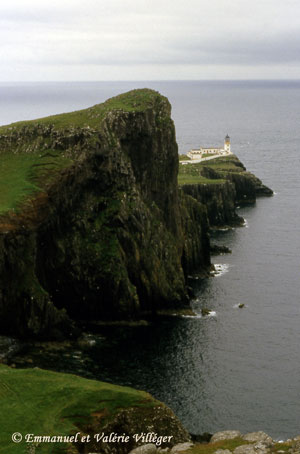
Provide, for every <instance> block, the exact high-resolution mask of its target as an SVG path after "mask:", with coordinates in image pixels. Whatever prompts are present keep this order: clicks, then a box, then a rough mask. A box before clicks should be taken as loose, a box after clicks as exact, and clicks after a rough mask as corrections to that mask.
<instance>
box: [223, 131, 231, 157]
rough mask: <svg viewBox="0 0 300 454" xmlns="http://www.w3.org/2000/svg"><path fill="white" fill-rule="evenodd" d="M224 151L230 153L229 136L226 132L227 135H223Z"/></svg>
mask: <svg viewBox="0 0 300 454" xmlns="http://www.w3.org/2000/svg"><path fill="white" fill-rule="evenodd" d="M224 151H225V152H226V153H231V151H230V137H229V135H228V134H227V136H226V137H225V140H224Z"/></svg>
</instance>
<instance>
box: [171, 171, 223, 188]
mask: <svg viewBox="0 0 300 454" xmlns="http://www.w3.org/2000/svg"><path fill="white" fill-rule="evenodd" d="M224 182H225V180H222V179H215V180H213V179H210V178H205V177H202V176H201V175H182V174H180V175H178V184H179V186H182V185H184V184H223V183H224Z"/></svg>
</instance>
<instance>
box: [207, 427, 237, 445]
mask: <svg viewBox="0 0 300 454" xmlns="http://www.w3.org/2000/svg"><path fill="white" fill-rule="evenodd" d="M241 436H242V434H241V432H240V431H238V430H223V431H222V432H216V433H215V434H214V435H213V436H212V437H211V440H210V443H216V442H217V441H221V440H233V439H234V438H237V437H241Z"/></svg>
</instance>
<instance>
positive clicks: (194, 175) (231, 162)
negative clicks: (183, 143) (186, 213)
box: [178, 156, 244, 185]
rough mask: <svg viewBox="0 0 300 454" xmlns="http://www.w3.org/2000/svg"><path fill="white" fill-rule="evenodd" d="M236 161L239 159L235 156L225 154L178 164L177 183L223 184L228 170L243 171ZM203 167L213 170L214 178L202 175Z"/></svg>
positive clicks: (231, 171)
mask: <svg viewBox="0 0 300 454" xmlns="http://www.w3.org/2000/svg"><path fill="white" fill-rule="evenodd" d="M238 163H239V160H238V159H237V158H236V157H235V156H226V157H218V158H216V159H211V160H209V161H203V162H198V163H191V164H184V165H183V164H180V165H179V174H178V184H179V185H184V184H223V183H224V182H225V181H226V174H227V173H228V172H230V173H233V172H238V173H240V172H243V171H244V169H243V168H242V167H240V166H239V165H238ZM205 168H210V169H212V170H214V171H215V172H216V174H215V175H216V178H207V177H205V176H203V173H204V169H205ZM223 176H224V178H223Z"/></svg>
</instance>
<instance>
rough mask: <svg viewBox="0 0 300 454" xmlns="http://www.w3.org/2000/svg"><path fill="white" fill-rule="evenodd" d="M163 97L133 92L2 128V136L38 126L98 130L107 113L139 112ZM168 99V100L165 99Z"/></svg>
mask: <svg viewBox="0 0 300 454" xmlns="http://www.w3.org/2000/svg"><path fill="white" fill-rule="evenodd" d="M162 98H163V97H162V96H161V95H160V94H159V93H158V92H155V91H153V90H150V89H147V88H144V89H140V90H132V91H130V92H128V93H124V94H121V95H119V96H115V97H114V98H110V99H108V100H107V101H105V102H104V103H102V104H97V105H95V106H93V107H89V108H88V109H83V110H78V111H75V112H68V113H64V114H58V115H52V116H49V117H44V118H39V119H36V120H30V121H20V122H17V123H12V124H11V125H6V126H1V127H0V135H1V134H7V133H9V132H11V130H12V129H21V128H23V127H30V126H36V125H53V126H54V127H55V128H56V129H61V128H62V129H63V128H70V127H80V128H82V127H90V128H95V129H98V128H99V126H100V125H101V122H102V120H103V118H104V117H105V115H106V114H107V112H109V111H112V110H122V111H123V112H139V111H143V110H145V108H148V107H153V106H154V105H155V103H156V102H157V101H159V100H160V101H161V99H162ZM163 99H166V98H163Z"/></svg>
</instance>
